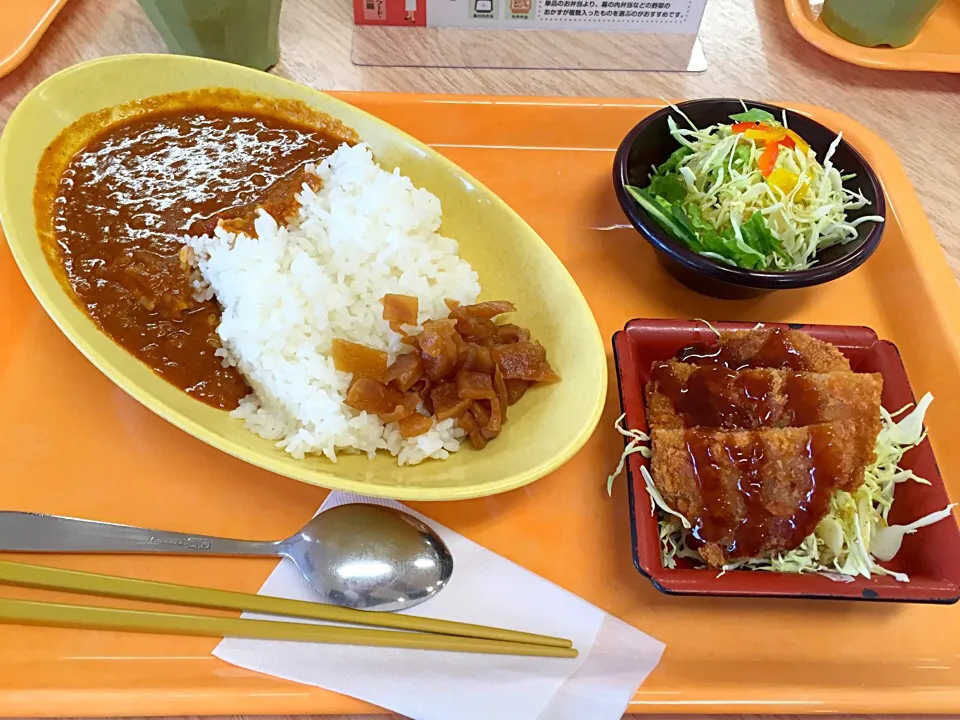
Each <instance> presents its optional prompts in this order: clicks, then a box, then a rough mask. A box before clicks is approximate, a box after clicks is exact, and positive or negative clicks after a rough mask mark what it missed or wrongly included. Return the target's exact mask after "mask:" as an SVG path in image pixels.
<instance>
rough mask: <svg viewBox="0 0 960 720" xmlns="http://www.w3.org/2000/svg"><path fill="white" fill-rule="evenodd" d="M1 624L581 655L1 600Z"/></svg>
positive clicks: (463, 640)
mask: <svg viewBox="0 0 960 720" xmlns="http://www.w3.org/2000/svg"><path fill="white" fill-rule="evenodd" d="M0 623H8V624H16V625H42V626H45V627H51V626H52V627H68V628H82V629H85V630H112V631H121V632H142V633H160V634H166V635H197V636H202V637H236V638H255V639H258V640H293V641H298V642H315V643H332V644H337V645H366V646H373V647H395V648H406V649H413V650H443V651H448V652H466V653H483V654H488V655H524V656H530V657H552V658H575V657H576V656H577V651H576V650H574V649H573V648H558V647H545V646H543V645H530V644H528V643H513V642H502V641H500V640H486V639H482V638H468V637H456V636H452V635H432V634H428V633H412V632H394V631H392V630H367V629H365V628H353V627H334V626H329V625H308V624H304V623H292V622H274V621H270V620H243V619H238V618H219V617H210V616H208V615H185V614H180V613H163V612H155V611H150V610H120V609H117V608H102V607H90V606H88V605H64V604H61V603H48V602H37V601H33V600H9V599H6V598H0Z"/></svg>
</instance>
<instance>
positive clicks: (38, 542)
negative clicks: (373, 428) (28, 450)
mask: <svg viewBox="0 0 960 720" xmlns="http://www.w3.org/2000/svg"><path fill="white" fill-rule="evenodd" d="M0 551H6V552H56V553H156V554H176V555H248V556H249V555H273V556H279V557H286V558H290V559H291V560H293V562H294V563H295V564H296V566H297V568H298V569H299V570H300V572H301V573H302V574H303V577H304V578H305V579H306V581H307V582H308V583H309V584H310V586H311V587H313V589H314V590H316V591H317V592H318V593H319V594H320V600H321V602H325V603H329V604H331V605H342V606H343V607H349V608H360V609H363V610H386V611H390V610H399V609H401V608H407V607H413V606H414V605H418V604H420V603H422V602H423V601H424V600H428V599H429V598H431V597H433V596H434V595H436V594H437V593H438V592H440V590H441V589H442V588H443V587H444V586H445V585H446V584H447V582H448V581H449V579H450V575H451V573H452V572H453V557H452V556H451V555H450V550H449V549H448V548H447V546H446V545H445V544H444V542H443V540H441V539H440V538H439V537H438V536H437V534H436V533H435V532H434V531H433V530H431V529H430V528H429V527H427V526H426V525H424V524H423V523H422V522H420V521H419V520H417V519H416V518H415V517H413V516H412V515H409V514H407V513H404V512H400V511H399V510H394V509H393V508H388V507H382V506H379V505H367V504H363V503H358V504H350V505H339V506H337V507H335V508H331V509H330V510H326V511H324V512H322V513H320V514H319V515H317V516H316V517H314V518H313V519H312V520H311V521H310V522H308V523H307V524H306V525H305V526H304V528H303V529H302V530H301V531H300V532H298V533H296V534H295V535H293V536H291V537H289V538H287V539H286V540H278V541H276V542H258V541H248V540H228V539H226V538H218V537H207V536H204V535H187V534H184V533H176V532H166V531H163V530H148V529H146V528H139V527H131V526H128V525H114V524H112V523H101V522H93V521H91V520H78V519H74V518H67V517H58V516H56V515H37V514H34V513H22V512H0Z"/></svg>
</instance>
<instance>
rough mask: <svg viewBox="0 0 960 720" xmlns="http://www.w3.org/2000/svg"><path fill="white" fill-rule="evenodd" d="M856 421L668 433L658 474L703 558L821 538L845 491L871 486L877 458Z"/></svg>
mask: <svg viewBox="0 0 960 720" xmlns="http://www.w3.org/2000/svg"><path fill="white" fill-rule="evenodd" d="M858 437H862V434H861V433H858V429H857V423H856V422H855V421H853V420H840V421H837V422H830V423H823V424H820V425H811V426H807V427H801V428H763V429H759V430H735V431H726V430H704V429H694V430H690V429H687V430H680V429H673V430H663V429H655V430H653V431H652V433H651V439H652V450H653V460H652V475H653V481H654V484H655V485H656V487H657V489H658V490H659V491H660V493H661V495H663V498H664V500H665V501H666V502H667V504H669V505H670V506H671V507H672V508H674V509H675V510H677V512H679V513H681V514H682V515H684V516H685V517H686V518H687V519H688V520H689V521H690V523H691V525H692V526H693V529H692V531H691V532H692V534H693V537H694V539H695V540H698V541H700V542H702V546H701V547H700V549H699V552H700V555H701V556H702V557H703V559H704V560H705V561H706V562H707V563H708V564H709V565H711V566H713V567H720V566H722V565H723V564H724V563H726V562H727V561H728V560H730V559H734V558H743V557H757V556H760V555H762V554H764V553H766V552H771V551H772V552H788V551H790V550H793V549H795V548H796V547H797V546H798V545H799V544H800V543H801V542H803V540H804V538H806V537H807V536H808V535H809V534H810V533H811V532H813V530H814V528H815V527H816V525H817V523H818V522H819V521H820V520H821V519H823V517H824V516H825V515H826V513H827V511H828V510H829V505H830V498H831V497H832V496H833V494H834V493H835V492H836V491H837V490H847V491H853V490H855V489H856V488H858V487H859V486H860V485H862V484H863V478H864V470H865V468H866V466H867V464H868V462H869V461H870V460H869V454H868V453H867V452H866V448H865V447H864V445H863V443H862V442H858V441H857V438H858Z"/></svg>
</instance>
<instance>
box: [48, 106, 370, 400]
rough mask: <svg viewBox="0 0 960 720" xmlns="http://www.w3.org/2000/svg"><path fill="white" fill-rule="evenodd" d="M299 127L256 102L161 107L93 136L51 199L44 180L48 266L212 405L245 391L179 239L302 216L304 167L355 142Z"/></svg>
mask: <svg viewBox="0 0 960 720" xmlns="http://www.w3.org/2000/svg"><path fill="white" fill-rule="evenodd" d="M172 97H173V96H172ZM253 100H256V99H253ZM179 104H181V105H182V103H179ZM233 104H234V105H237V103H233ZM251 104H253V103H251ZM286 114H287V115H289V113H286ZM324 117H325V116H324ZM298 120H299V118H295V119H291V118H290V117H283V116H279V115H271V114H269V113H267V112H263V111H261V108H260V107H259V105H254V107H253V108H251V109H250V110H244V109H242V107H231V108H229V109H223V108H222V107H194V108H190V107H177V108H175V109H166V110H164V109H158V110H155V111H152V112H148V113H145V114H141V115H139V116H134V117H132V118H127V119H124V120H123V121H121V122H118V123H115V124H112V125H109V126H107V127H105V128H103V129H101V130H100V131H99V132H97V133H96V134H94V135H93V136H92V138H91V139H90V140H89V141H88V142H87V143H86V144H85V145H83V146H82V147H80V149H79V150H77V151H76V152H75V153H74V154H73V155H72V157H70V158H69V161H68V162H67V163H66V165H65V169H64V170H63V172H62V174H61V175H60V177H59V179H58V180H57V181H56V183H55V184H54V183H53V182H49V183H48V186H49V188H48V191H47V193H48V194H49V195H51V196H52V197H48V198H43V197H40V195H42V183H38V197H37V198H36V200H37V204H38V216H40V212H39V210H41V209H44V210H46V211H47V212H49V213H50V217H49V225H50V227H49V232H48V234H49V235H50V236H51V239H52V241H53V242H54V243H55V253H51V252H48V257H52V256H55V257H56V259H57V260H58V261H59V264H60V266H61V268H62V272H64V273H65V277H64V279H65V281H66V282H67V283H69V286H70V287H71V288H72V290H73V293H74V294H75V298H76V300H77V301H78V303H79V304H80V305H81V306H82V307H83V308H84V309H85V310H86V312H87V313H88V314H89V315H90V317H91V318H92V319H93V320H94V321H95V322H96V323H97V324H98V325H99V326H100V327H101V328H102V329H103V330H104V331H105V332H106V333H107V334H109V335H110V337H112V338H113V339H114V340H115V341H116V342H117V343H119V344H120V345H121V346H122V347H123V348H124V349H126V350H127V351H128V352H130V353H132V354H133V355H134V356H135V357H137V358H138V359H140V360H141V361H143V362H144V363H146V364H147V365H149V366H150V367H151V368H152V369H153V370H154V371H155V372H157V373H158V374H159V375H160V376H162V377H163V378H165V379H166V380H168V381H169V382H171V383H173V384H174V385H176V386H177V387H179V388H181V389H183V390H184V391H186V392H187V393H188V394H190V395H192V396H193V397H196V398H197V399H199V400H201V401H203V402H205V403H207V404H209V405H213V406H215V407H219V408H225V409H232V408H235V407H236V406H237V404H238V402H239V400H240V399H241V398H242V397H244V396H245V395H246V394H247V393H249V392H250V389H249V387H248V386H247V384H246V382H245V381H244V379H243V377H242V376H241V374H240V373H239V372H238V371H237V370H236V369H235V368H232V367H230V368H225V367H223V364H222V360H221V358H220V357H219V356H217V355H216V354H215V352H216V350H217V348H219V346H220V344H219V339H218V337H217V334H216V328H217V326H218V324H219V321H220V318H219V308H218V306H217V304H216V301H215V300H205V301H199V300H197V299H196V298H195V297H194V295H195V288H194V286H193V278H192V277H191V272H190V268H189V267H187V266H186V264H185V263H183V262H182V261H181V258H180V250H181V248H182V247H183V243H182V237H183V236H184V235H185V234H193V235H196V234H202V233H209V232H212V230H213V228H214V227H216V224H217V222H218V221H222V222H223V223H224V225H225V226H226V227H227V228H228V229H230V230H233V231H240V230H244V231H247V232H250V231H251V228H252V218H253V217H254V216H255V213H256V212H257V210H258V209H259V208H263V209H265V210H266V211H268V212H270V214H271V215H273V216H274V217H275V218H276V219H277V221H278V222H282V221H283V220H284V219H286V218H287V217H289V216H290V215H292V214H295V212H296V209H297V205H296V201H295V199H294V195H295V193H296V192H298V191H299V188H300V185H301V184H302V182H303V181H304V179H305V178H306V173H305V172H304V166H305V165H306V164H307V163H311V162H318V161H319V160H321V159H322V158H324V157H326V156H327V155H330V154H331V153H332V152H333V151H334V150H335V149H336V148H337V146H338V145H340V144H341V143H342V142H344V140H347V141H350V140H352V139H353V138H351V133H350V131H346V129H343V128H339V129H343V130H344V132H338V131H337V130H338V128H337V127H336V125H334V126H333V131H331V128H330V127H320V128H314V127H311V126H310V125H308V124H307V123H303V122H298ZM310 177H311V178H314V179H316V178H315V176H312V175H311V176H310ZM311 184H313V183H311ZM314 186H315V187H317V185H314ZM45 203H49V207H52V209H47V208H41V207H39V206H40V205H44V204H45Z"/></svg>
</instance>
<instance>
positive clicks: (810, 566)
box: [608, 393, 957, 582]
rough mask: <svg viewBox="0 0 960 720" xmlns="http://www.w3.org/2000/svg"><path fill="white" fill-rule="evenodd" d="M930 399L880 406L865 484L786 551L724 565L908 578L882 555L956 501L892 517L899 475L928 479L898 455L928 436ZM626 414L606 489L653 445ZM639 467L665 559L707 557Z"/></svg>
mask: <svg viewBox="0 0 960 720" xmlns="http://www.w3.org/2000/svg"><path fill="white" fill-rule="evenodd" d="M932 401H933V396H932V395H931V394H930V393H927V394H926V395H924V396H923V398H922V399H921V400H920V402H919V403H917V405H916V407H915V408H913V410H912V411H911V412H910V413H909V414H907V415H906V416H905V417H903V418H902V419H900V420H897V419H896V418H897V417H898V416H900V415H902V414H903V413H904V412H905V411H906V410H908V409H909V406H908V407H906V408H902V409H901V410H899V411H897V412H895V413H889V412H887V411H886V410H884V409H883V408H881V409H880V415H881V419H882V428H881V430H880V433H879V434H878V435H877V443H876V453H877V459H876V461H875V462H874V463H873V464H872V465H870V467H868V468H867V470H866V472H865V474H864V482H863V485H861V486H860V488H859V489H857V490H856V491H855V492H853V493H848V492H845V491H837V492H836V493H834V496H833V498H831V501H830V510H829V512H828V513H827V515H826V517H824V518H823V520H821V521H820V523H819V524H818V525H817V528H816V530H815V531H814V532H813V534H811V535H810V536H808V537H807V538H806V539H805V540H804V541H803V542H802V543H801V544H800V546H799V547H797V548H795V549H794V550H791V551H790V552H788V553H783V554H776V555H775V554H770V555H767V556H765V557H759V558H745V559H742V560H737V561H735V562H732V563H730V564H728V565H726V566H724V567H723V571H724V572H726V571H728V570H736V569H745V570H764V571H768V572H789V573H804V572H815V573H819V574H822V575H825V576H827V577H830V578H831V579H834V580H839V581H850V580H852V579H853V578H854V577H857V576H861V577H865V578H869V577H871V576H873V575H890V576H892V577H894V578H895V579H896V580H898V581H900V582H908V581H909V578H908V577H907V576H906V575H905V574H904V573H899V572H894V571H892V570H889V569H887V568H885V567H883V566H882V565H880V562H879V561H882V562H886V561H888V560H891V559H892V558H893V557H894V556H895V555H896V554H897V552H898V551H899V550H900V543H901V541H902V540H903V537H904V536H905V535H909V534H912V533H914V532H916V531H917V530H919V529H920V528H923V527H926V526H928V525H932V524H933V523H936V522H939V521H940V520H943V519H945V518H949V517H950V516H951V514H952V510H953V508H954V507H956V505H957V503H951V504H950V505H948V506H947V507H946V508H944V509H943V510H940V511H938V512H935V513H930V514H929V515H926V516H924V517H922V518H920V519H919V520H915V521H914V522H912V523H909V524H907V525H889V524H888V522H887V518H888V516H889V513H890V508H891V507H892V506H893V501H894V491H895V489H896V486H897V484H898V483H902V482H906V481H908V480H913V481H914V482H919V483H923V484H926V485H929V484H930V483H929V482H927V481H926V480H924V479H923V478H919V477H917V476H916V475H915V474H914V473H913V472H912V471H911V470H905V469H903V468H901V467H900V461H901V460H902V459H903V456H904V455H905V454H906V453H907V452H908V451H909V450H911V449H913V448H915V447H916V446H917V445H919V444H920V443H921V442H923V441H924V439H925V438H926V436H927V434H926V431H925V430H924V428H923V418H924V415H925V414H926V412H927V408H929V406H930V403H931V402H932ZM623 419H624V416H622V415H621V416H620V418H619V419H618V420H617V425H616V426H617V430H618V432H620V433H621V434H622V435H624V436H626V437H629V438H631V441H630V443H628V444H627V449H625V450H624V453H623V455H622V456H621V459H620V464H619V465H618V466H617V470H616V472H614V474H613V475H611V476H610V477H609V478H608V491H609V488H610V487H612V484H613V481H614V479H615V478H616V476H617V475H619V474H620V472H621V471H622V469H623V467H624V465H625V463H626V459H627V457H628V456H629V455H631V454H633V453H635V452H639V453H641V454H642V455H643V456H644V457H650V450H649V448H647V447H644V446H643V443H645V442H649V437H648V436H647V435H646V434H644V433H640V432H637V431H635V430H627V429H624V428H623V427H622V425H621V423H622V422H623ZM641 475H642V476H643V479H644V482H645V484H646V487H647V491H648V492H649V494H650V498H651V514H656V515H657V516H658V519H659V531H660V549H661V557H662V560H663V566H664V567H667V568H673V567H676V565H677V558H691V559H693V560H696V561H698V563H700V564H702V562H701V561H700V555H699V553H697V551H696V550H694V549H693V548H691V547H690V546H689V545H688V543H687V540H688V537H689V534H688V531H689V529H690V523H689V521H688V520H687V519H686V518H685V517H683V515H681V514H680V513H678V512H677V511H676V510H674V509H673V508H671V507H670V506H669V505H667V503H666V502H665V501H664V499H663V496H661V495H660V493H659V492H658V491H657V489H656V487H655V486H654V484H653V479H652V478H651V477H650V474H649V472H647V471H646V468H645V467H644V468H641Z"/></svg>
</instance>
